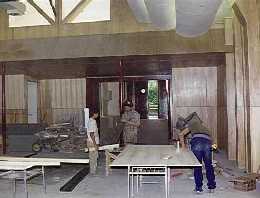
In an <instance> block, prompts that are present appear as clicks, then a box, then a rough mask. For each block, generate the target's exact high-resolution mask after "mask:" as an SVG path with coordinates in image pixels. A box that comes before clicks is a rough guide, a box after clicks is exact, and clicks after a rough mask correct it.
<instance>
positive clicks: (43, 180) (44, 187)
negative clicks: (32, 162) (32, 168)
mask: <svg viewBox="0 0 260 198" xmlns="http://www.w3.org/2000/svg"><path fill="white" fill-rule="evenodd" d="M42 185H43V190H44V193H46V180H45V171H44V166H42Z"/></svg>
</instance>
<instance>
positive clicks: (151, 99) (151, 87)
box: [148, 80, 158, 105]
mask: <svg viewBox="0 0 260 198" xmlns="http://www.w3.org/2000/svg"><path fill="white" fill-rule="evenodd" d="M148 103H149V105H158V83H157V81H156V80H150V81H149V82H148Z"/></svg>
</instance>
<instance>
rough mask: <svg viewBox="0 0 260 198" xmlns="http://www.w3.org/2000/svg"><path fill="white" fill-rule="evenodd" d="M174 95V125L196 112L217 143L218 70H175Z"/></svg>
mask: <svg viewBox="0 0 260 198" xmlns="http://www.w3.org/2000/svg"><path fill="white" fill-rule="evenodd" d="M172 94H173V101H172V103H173V115H172V120H173V123H174V124H175V123H176V121H177V117H178V116H180V115H181V116H183V117H186V116H188V115H189V114H190V113H192V112H194V111H196V112H197V113H198V115H199V116H200V117H201V119H202V120H203V122H204V124H205V125H206V126H207V127H208V128H209V129H210V130H211V132H212V134H213V138H214V140H215V141H216V142H217V68H216V67H203V68H198V67H190V68H173V76H172ZM173 137H176V134H174V135H173Z"/></svg>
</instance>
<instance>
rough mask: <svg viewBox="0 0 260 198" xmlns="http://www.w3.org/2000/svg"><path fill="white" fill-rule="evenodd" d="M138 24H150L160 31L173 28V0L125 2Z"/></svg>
mask: <svg viewBox="0 0 260 198" xmlns="http://www.w3.org/2000/svg"><path fill="white" fill-rule="evenodd" d="M127 2H128V5H129V7H130V8H131V10H132V11H133V13H134V15H135V18H136V20H137V21H138V22H140V23H152V25H153V26H155V27H156V28H159V29H161V30H170V29H174V28H175V24H176V22H175V0H127Z"/></svg>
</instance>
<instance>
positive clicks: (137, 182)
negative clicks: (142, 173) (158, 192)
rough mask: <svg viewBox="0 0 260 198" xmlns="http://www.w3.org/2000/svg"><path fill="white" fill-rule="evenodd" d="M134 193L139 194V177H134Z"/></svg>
mask: <svg viewBox="0 0 260 198" xmlns="http://www.w3.org/2000/svg"><path fill="white" fill-rule="evenodd" d="M136 192H137V193H138V192H139V175H136Z"/></svg>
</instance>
